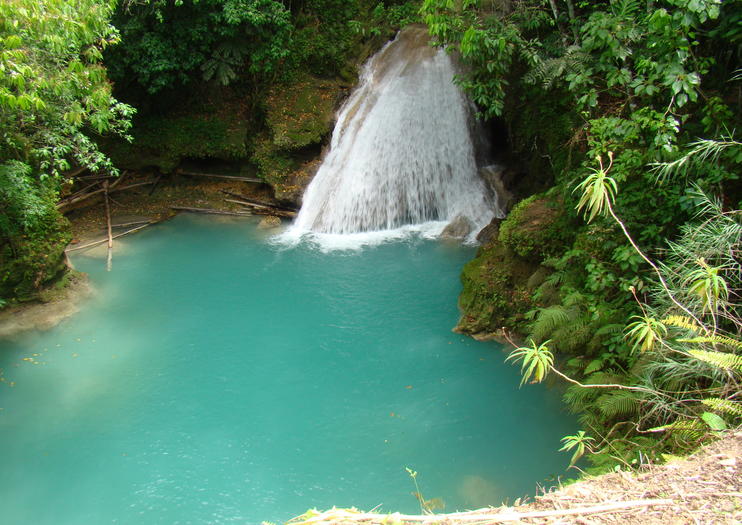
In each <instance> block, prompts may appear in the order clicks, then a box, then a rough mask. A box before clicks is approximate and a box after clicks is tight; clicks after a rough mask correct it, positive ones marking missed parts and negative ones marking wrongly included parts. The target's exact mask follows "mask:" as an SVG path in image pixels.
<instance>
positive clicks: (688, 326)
mask: <svg viewBox="0 0 742 525" xmlns="http://www.w3.org/2000/svg"><path fill="white" fill-rule="evenodd" d="M662 323H663V324H666V325H667V326H674V327H676V328H683V329H685V330H690V331H691V332H695V333H698V332H700V331H701V327H699V326H698V323H696V322H695V321H694V320H693V319H691V318H690V317H687V316H685V315H670V316H668V317H665V318H664V319H663V320H662Z"/></svg>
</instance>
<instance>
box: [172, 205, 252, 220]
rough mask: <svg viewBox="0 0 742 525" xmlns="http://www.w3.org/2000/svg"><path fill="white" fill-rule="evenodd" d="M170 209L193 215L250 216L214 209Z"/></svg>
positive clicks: (186, 207)
mask: <svg viewBox="0 0 742 525" xmlns="http://www.w3.org/2000/svg"><path fill="white" fill-rule="evenodd" d="M170 209H171V210H175V211H188V212H193V213H207V214H211V215H236V216H239V217H248V216H251V215H252V213H250V212H246V211H225V210H216V209H214V208H190V207H188V206H170Z"/></svg>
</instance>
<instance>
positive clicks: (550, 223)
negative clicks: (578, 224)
mask: <svg viewBox="0 0 742 525" xmlns="http://www.w3.org/2000/svg"><path fill="white" fill-rule="evenodd" d="M573 231H574V228H573V226H572V224H571V223H570V222H569V218H568V217H567V214H566V213H565V212H564V210H563V207H562V202H561V201H560V200H558V199H555V198H553V197H547V196H544V195H535V196H533V197H530V198H528V199H526V200H524V201H521V202H520V203H518V204H517V205H516V206H515V207H514V208H513V210H512V212H511V213H510V214H509V215H508V217H507V218H506V219H505V220H504V221H497V220H495V221H493V222H492V223H490V224H489V225H488V226H487V227H486V228H485V229H484V230H482V231H481V232H480V234H479V236H478V237H481V239H480V240H481V242H483V244H482V246H481V247H480V248H479V251H478V252H477V256H476V257H475V258H474V259H473V260H471V261H469V263H467V264H466V266H464V270H463V272H462V274H461V282H462V284H463V290H462V292H461V295H460V296H459V306H460V307H461V310H462V316H461V319H460V320H459V323H458V325H457V326H456V328H455V330H456V331H457V332H462V333H467V334H477V333H482V332H484V333H488V332H496V331H497V330H499V329H501V328H503V327H505V328H508V329H515V330H517V329H518V326H519V324H521V323H523V322H524V321H525V318H524V314H525V312H527V311H528V310H530V309H532V308H533V307H534V306H535V304H534V302H533V299H532V292H533V289H534V287H535V286H537V285H538V284H539V283H541V282H543V280H544V279H545V277H546V276H547V275H548V273H549V272H550V271H551V270H549V269H548V268H546V267H544V266H542V265H541V262H542V261H543V260H544V259H545V258H546V257H550V256H553V255H556V254H557V253H559V252H560V251H563V250H564V249H565V247H566V246H569V245H570V244H571V241H572V239H573V237H574V233H573Z"/></svg>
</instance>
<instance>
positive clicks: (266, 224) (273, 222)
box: [258, 215, 281, 230]
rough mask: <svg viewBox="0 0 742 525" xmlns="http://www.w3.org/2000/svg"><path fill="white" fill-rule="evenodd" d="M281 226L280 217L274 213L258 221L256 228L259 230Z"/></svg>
mask: <svg viewBox="0 0 742 525" xmlns="http://www.w3.org/2000/svg"><path fill="white" fill-rule="evenodd" d="M279 226H281V219H280V218H279V217H276V216H275V215H266V216H265V217H263V218H262V219H260V222H259V223H258V228H260V229H261V230H269V229H271V228H278V227H279Z"/></svg>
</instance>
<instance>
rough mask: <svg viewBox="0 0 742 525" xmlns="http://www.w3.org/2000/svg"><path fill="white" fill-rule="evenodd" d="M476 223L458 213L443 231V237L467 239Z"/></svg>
mask: <svg viewBox="0 0 742 525" xmlns="http://www.w3.org/2000/svg"><path fill="white" fill-rule="evenodd" d="M473 228H474V225H473V224H472V222H471V221H470V220H469V219H468V218H467V217H465V216H463V215H457V216H456V217H454V219H453V220H452V221H451V222H449V223H448V225H447V226H446V227H445V228H444V229H443V231H442V232H441V238H442V239H465V238H466V237H468V236H469V234H470V233H471V232H472V229H473Z"/></svg>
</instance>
